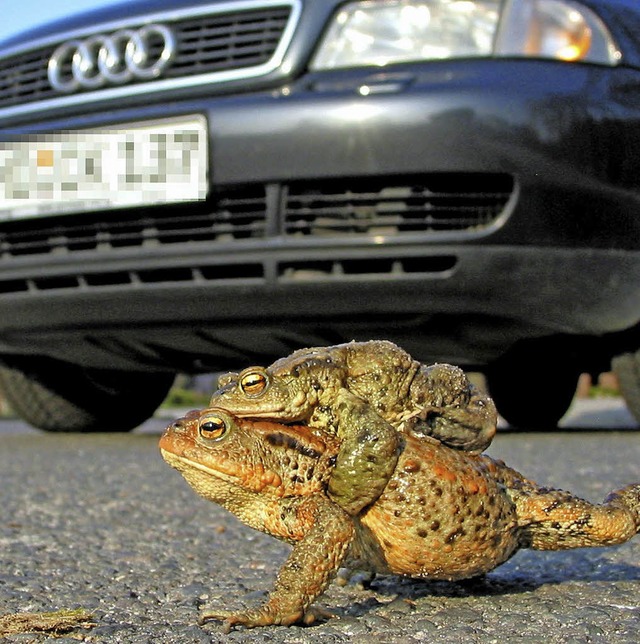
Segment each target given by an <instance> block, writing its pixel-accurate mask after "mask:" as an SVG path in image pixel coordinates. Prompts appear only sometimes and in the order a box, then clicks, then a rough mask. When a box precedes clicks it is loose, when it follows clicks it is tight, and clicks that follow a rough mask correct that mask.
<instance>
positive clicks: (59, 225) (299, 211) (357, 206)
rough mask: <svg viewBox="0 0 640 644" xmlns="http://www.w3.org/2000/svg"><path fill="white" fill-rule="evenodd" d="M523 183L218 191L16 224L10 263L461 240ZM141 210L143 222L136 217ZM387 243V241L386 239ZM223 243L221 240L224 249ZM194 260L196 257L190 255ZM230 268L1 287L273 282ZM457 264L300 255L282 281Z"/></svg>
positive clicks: (471, 177) (2, 259)
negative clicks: (184, 248)
mask: <svg viewBox="0 0 640 644" xmlns="http://www.w3.org/2000/svg"><path fill="white" fill-rule="evenodd" d="M514 194H515V182H514V179H513V177H512V176H511V175H508V174H501V173H472V174H460V173H452V174H448V173H442V174H441V173H435V174H430V175H419V176H411V177H393V176H392V177H377V178H373V179H371V178H357V177H356V178H351V179H340V180H335V179H324V180H316V181H308V182H292V183H290V184H267V185H262V184H260V185H249V186H242V187H234V188H228V189H223V190H220V191H219V192H217V193H216V194H215V195H214V196H213V197H212V198H211V199H210V200H209V201H208V202H207V204H206V206H207V208H206V209H203V207H202V206H200V205H195V206H193V207H192V208H185V207H184V206H181V208H180V211H179V212H176V210H174V209H173V208H171V207H169V206H166V207H163V208H157V209H138V210H134V211H125V212H122V213H119V214H118V213H115V212H111V213H109V214H107V215H106V216H101V215H100V214H99V213H97V214H96V213H94V214H91V215H83V216H81V217H78V216H74V215H68V216H61V217H56V218H52V219H48V220H43V219H33V220H29V219H26V220H23V221H18V222H8V223H7V224H6V225H5V226H4V229H0V263H4V266H5V267H6V266H9V265H11V263H12V260H13V259H14V258H15V260H17V259H19V258H22V257H25V256H37V255H43V254H55V255H72V254H75V253H83V252H85V253H86V252H93V253H95V252H100V253H106V254H108V253H110V252H116V251H118V250H119V249H125V248H132V247H133V248H150V249H153V248H157V246H158V245H162V246H166V247H168V246H170V245H176V247H178V246H177V245H179V244H185V243H189V244H192V245H194V244H195V245H198V244H206V245H207V247H208V248H209V249H211V255H212V256H214V255H215V253H214V252H213V251H214V250H215V249H216V247H217V248H219V249H221V250H224V251H225V252H229V251H230V250H233V248H234V245H235V246H237V245H238V244H240V243H243V242H247V243H249V244H253V245H254V246H255V245H256V244H257V245H258V246H259V245H260V243H261V242H262V243H263V244H264V243H267V242H268V241H269V240H270V239H276V238H277V239H279V240H280V245H279V247H280V248H283V249H285V250H286V248H287V247H290V248H294V247H299V245H300V244H306V243H307V242H308V241H311V242H313V240H318V242H319V240H321V239H322V240H324V241H322V242H319V244H320V246H319V247H321V248H322V249H326V248H327V247H330V248H337V247H338V246H339V245H340V243H341V241H340V240H344V241H348V240H351V241H353V242H354V243H358V242H362V243H363V244H364V245H366V244H367V243H370V242H371V241H372V240H375V241H376V243H377V246H376V247H377V248H378V249H379V250H380V249H383V248H385V247H387V248H392V246H393V244H389V243H388V242H391V241H394V240H396V241H398V242H402V241H403V240H404V241H405V242H411V243H413V242H419V241H424V240H429V239H431V240H437V239H438V238H442V236H443V235H451V234H455V236H456V239H461V238H464V237H469V236H473V235H478V234H486V233H487V232H489V231H490V230H491V229H492V228H494V227H495V226H496V225H498V223H499V220H500V219H501V218H503V217H504V216H506V213H507V212H508V204H509V203H510V200H512V199H513V198H514ZM132 212H133V213H135V214H136V217H135V219H132V218H131V213H132ZM378 242H381V243H379V244H378ZM216 245H217V246H216ZM186 255H187V256H188V253H187V254H186ZM241 261H242V259H239V260H238V263H233V262H232V263H231V264H230V265H225V266H224V267H221V266H220V265H217V266H210V267H207V266H201V267H197V268H193V267H191V266H190V267H189V268H185V267H184V262H181V265H182V266H181V267H178V266H176V267H171V266H167V267H166V268H162V269H154V270H150V271H136V273H135V275H133V274H132V273H130V272H128V271H127V272H117V271H115V272H109V273H101V274H95V273H92V274H90V275H86V276H80V277H79V276H75V275H74V276H73V277H42V278H38V279H34V280H27V279H19V280H9V279H7V280H4V281H0V293H2V292H5V293H7V292H19V291H25V290H33V289H34V288H35V289H38V290H41V289H59V288H77V287H79V286H112V285H119V284H130V283H140V282H151V283H158V282H167V281H194V280H196V281H197V280H198V279H205V280H209V279H237V278H243V279H244V278H264V277H265V275H266V271H265V269H264V267H263V265H262V264H261V263H260V262H255V263H250V264H246V263H240V262H241ZM454 265H455V258H452V257H449V256H439V255H437V254H436V255H432V256H427V257H425V256H424V253H423V254H421V255H419V256H416V257H410V256H409V257H408V256H406V255H405V254H400V255H397V256H396V255H394V254H393V253H387V254H386V255H385V253H383V252H379V253H377V257H376V258H375V259H374V258H371V257H370V256H369V255H367V256H365V257H353V256H348V255H346V256H344V257H342V258H340V259H333V258H332V259H317V258H316V259H314V258H313V257H310V258H302V259H300V258H296V259H295V260H289V259H287V260H283V261H282V262H280V263H278V266H277V269H276V272H275V273H276V276H277V278H278V279H280V280H291V279H312V278H315V277H319V276H329V277H332V276H333V277H335V276H341V277H343V276H350V275H351V276H355V275H368V274H389V275H398V274H415V273H441V272H444V271H448V270H450V269H451V268H453V266H454Z"/></svg>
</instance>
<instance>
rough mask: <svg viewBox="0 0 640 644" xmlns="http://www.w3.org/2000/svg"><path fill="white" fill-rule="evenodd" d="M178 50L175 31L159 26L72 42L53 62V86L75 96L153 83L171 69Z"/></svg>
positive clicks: (50, 60) (54, 57) (62, 46)
mask: <svg viewBox="0 0 640 644" xmlns="http://www.w3.org/2000/svg"><path fill="white" fill-rule="evenodd" d="M176 51H177V42H176V37H175V36H174V34H173V32H172V31H171V29H169V27H166V26H165V25H156V24H153V25H146V26H144V27H140V28H139V29H121V30H120V31H116V32H115V33H113V34H110V35H102V34H98V35H96V36H91V37H89V38H85V39H84V40H69V41H68V42H65V43H64V44H62V45H60V46H59V47H58V48H57V49H56V50H55V51H54V52H53V54H52V56H51V58H50V59H49V66H48V70H47V73H48V77H49V83H51V86H52V87H53V88H54V89H57V90H58V91H60V92H66V93H71V92H75V91H78V90H80V89H98V88H99V87H104V86H108V85H121V84H123V83H128V82H129V81H132V80H151V79H153V78H157V77H158V76H160V75H161V74H162V73H163V72H164V71H165V69H167V67H168V66H169V65H170V64H171V63H172V61H173V59H174V58H175V56H176Z"/></svg>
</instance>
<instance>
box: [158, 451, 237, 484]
mask: <svg viewBox="0 0 640 644" xmlns="http://www.w3.org/2000/svg"><path fill="white" fill-rule="evenodd" d="M160 455H161V456H162V458H163V459H164V460H165V462H166V463H167V464H168V465H170V466H171V467H173V468H174V469H176V470H178V472H180V473H181V474H183V475H184V474H185V473H188V472H192V471H193V470H198V471H200V472H204V473H205V474H207V475H208V476H214V477H215V478H217V479H220V480H221V481H225V482H227V483H237V481H238V479H237V477H235V476H233V475H231V474H228V473H226V472H221V471H220V470H214V469H212V468H210V467H207V466H206V465H203V464H202V463H198V462H196V461H192V460H191V459H188V458H185V457H184V456H178V455H177V454H174V453H173V452H169V451H168V450H166V449H164V448H162V447H161V448H160Z"/></svg>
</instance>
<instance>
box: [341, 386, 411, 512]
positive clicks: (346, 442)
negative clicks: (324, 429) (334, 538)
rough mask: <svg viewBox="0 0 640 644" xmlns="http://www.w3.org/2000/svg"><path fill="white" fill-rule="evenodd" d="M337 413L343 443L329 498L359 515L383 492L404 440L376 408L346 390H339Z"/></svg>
mask: <svg viewBox="0 0 640 644" xmlns="http://www.w3.org/2000/svg"><path fill="white" fill-rule="evenodd" d="M334 413H335V417H336V420H337V427H338V436H339V438H340V439H341V444H340V451H339V452H338V455H337V459H336V464H335V467H334V468H333V472H332V474H331V478H330V479H329V496H330V497H331V499H332V500H334V501H335V502H336V503H337V504H338V505H340V507H342V508H344V509H345V510H346V511H347V512H348V513H349V514H351V515H356V514H358V513H360V512H361V511H362V510H363V509H364V508H366V507H367V506H369V505H371V504H372V503H374V502H375V501H376V500H377V498H378V497H379V496H380V495H381V494H382V492H383V491H384V489H385V487H386V486H387V483H388V482H389V479H390V478H391V477H392V476H393V472H394V471H395V468H396V465H397V463H398V458H399V456H400V452H401V450H402V445H403V439H402V437H401V436H400V434H399V432H398V431H397V430H396V429H395V428H394V427H393V426H392V425H390V424H389V423H388V422H387V421H386V420H385V419H384V418H382V416H380V415H379V414H378V413H377V412H376V411H375V410H374V409H373V407H371V406H370V405H369V404H368V403H366V402H364V401H363V400H361V399H360V398H358V397H357V396H355V395H354V394H352V393H351V392H349V391H347V390H346V389H341V390H340V392H339V394H338V396H337V399H336V405H335V410H334Z"/></svg>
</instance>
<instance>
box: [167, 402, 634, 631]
mask: <svg viewBox="0 0 640 644" xmlns="http://www.w3.org/2000/svg"><path fill="white" fill-rule="evenodd" d="M374 413H375V412H373V411H372V409H371V408H370V407H369V406H368V405H366V404H365V403H363V402H361V403H360V404H359V406H358V405H356V406H355V407H352V406H350V407H349V409H348V410H346V411H345V416H346V417H348V416H350V415H353V414H356V415H358V418H359V419H361V418H362V417H366V416H367V415H372V414H374ZM347 420H348V418H347ZM401 439H402V440H401V443H402V445H401V450H400V454H399V458H398V460H397V463H396V466H395V468H394V471H393V473H392V475H391V477H390V479H389V481H388V482H387V484H386V486H385V489H384V491H383V492H382V494H381V495H380V496H379V497H378V498H377V500H376V501H375V502H374V503H372V504H371V505H370V506H368V507H366V508H363V510H362V511H361V512H360V513H359V514H358V515H357V516H354V515H350V514H348V513H347V512H346V511H345V510H344V509H343V508H342V507H341V506H340V505H339V504H338V503H336V502H335V501H334V500H333V499H332V496H331V492H330V491H329V482H330V481H331V479H332V470H333V468H334V467H335V459H336V455H337V453H338V451H339V448H340V444H339V440H337V439H336V437H333V436H331V435H330V434H328V433H326V432H322V431H318V430H317V429H314V428H313V427H309V426H293V427H292V426H287V425H283V424H279V423H276V422H273V421H262V420H250V419H241V418H237V417H234V416H232V415H231V414H229V413H228V412H227V411H225V410H222V409H206V410H203V411H194V412H190V413H189V414H187V415H186V416H185V417H184V418H182V419H180V420H178V421H176V422H175V423H173V424H172V425H170V426H169V427H168V428H167V429H166V431H165V433H164V434H163V436H162V438H161V441H160V450H161V453H162V456H163V458H164V459H165V461H166V462H167V463H168V464H169V465H171V466H172V467H174V468H176V469H177V470H178V471H179V472H180V473H181V474H182V476H183V477H184V478H185V479H186V481H187V482H188V483H189V484H190V485H191V486H192V487H193V488H194V489H195V491H196V492H198V493H199V494H201V495H202V496H203V497H205V498H206V499H209V500H211V501H214V502H215V503H219V504H220V505H222V506H223V507H225V508H226V509H227V510H229V511H230V512H232V513H233V514H235V515H236V516H237V517H238V518H239V519H240V520H241V521H242V522H244V523H245V524H247V525H248V526H250V527H251V528H254V529H256V530H260V531H262V532H265V533H267V534H270V535H272V536H274V537H276V538H278V539H282V540H283V541H286V542H288V543H290V544H291V545H292V546H293V548H292V550H291V553H290V555H289V557H288V559H287V561H286V563H285V564H284V565H283V567H282V568H281V569H280V572H279V573H278V576H277V579H276V582H275V587H274V589H273V591H272V592H271V593H270V595H269V598H268V600H267V601H266V603H264V604H263V605H261V606H259V607H256V608H249V609H246V610H240V611H229V610H222V609H221V610H209V611H205V612H203V613H202V614H201V616H200V621H201V623H203V622H205V621H207V620H221V621H223V622H224V624H225V628H226V630H229V629H230V628H231V627H232V626H234V625H236V624H240V625H244V626H245V627H255V626H265V625H270V624H293V623H295V622H299V621H303V622H306V623H310V622H311V621H313V619H314V617H315V612H314V610H313V609H312V607H311V604H312V602H313V601H314V600H315V599H316V598H317V597H319V596H320V595H321V594H322V593H323V591H324V590H325V589H326V588H327V587H328V585H329V583H330V582H331V579H332V578H333V577H334V576H335V574H336V573H337V571H338V568H339V567H341V566H344V567H350V568H352V569H364V570H369V571H373V572H378V573H384V574H397V575H406V576H410V577H417V578H425V579H443V580H457V579H463V578H467V577H473V576H476V575H480V574H483V573H486V572H488V571H490V570H492V569H493V568H495V567H496V566H498V565H500V564H501V563H503V562H504V561H506V560H507V559H509V557H511V556H512V555H513V554H514V552H515V551H516V550H518V549H519V548H533V549H537V550H561V549H568V548H578V547H589V546H608V545H613V544H619V543H623V542H624V541H627V540H628V539H630V538H631V537H632V536H633V535H635V534H636V533H637V532H638V531H639V530H640V484H635V485H629V486H627V487H625V488H623V489H621V490H619V491H617V492H614V493H612V494H610V495H609V496H608V497H607V498H606V500H605V501H604V503H603V504H602V505H594V504H592V503H589V502H587V501H584V500H582V499H580V498H577V497H575V496H573V495H571V494H569V493H568V492H563V491H561V490H554V489H549V488H543V487H540V486H538V485H537V484H536V483H534V482H533V481H530V480H528V479H526V478H524V477H523V476H522V475H521V474H519V473H518V472H516V471H515V470H513V469H511V468H509V467H507V466H506V465H505V464H504V463H502V462H501V461H496V460H493V459H491V458H489V457H488V456H484V455H476V454H470V453H468V452H464V451H460V450H455V449H451V448H450V447H447V446H445V445H442V444H441V443H439V442H438V441H435V440H422V439H419V438H417V437H415V436H413V435H412V434H406V435H402V437H401Z"/></svg>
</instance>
